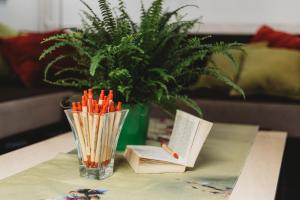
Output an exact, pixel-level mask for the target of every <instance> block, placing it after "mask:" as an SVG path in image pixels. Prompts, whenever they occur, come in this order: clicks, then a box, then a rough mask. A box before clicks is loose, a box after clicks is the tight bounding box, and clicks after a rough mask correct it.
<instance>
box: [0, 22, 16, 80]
mask: <svg viewBox="0 0 300 200" xmlns="http://www.w3.org/2000/svg"><path fill="white" fill-rule="evenodd" d="M17 35H18V32H17V31H16V30H14V29H13V28H11V27H9V26H7V25H5V24H2V23H0V38H7V37H13V36H17ZM12 76H13V72H12V70H11V67H10V66H9V64H8V63H7V61H6V60H5V59H4V58H3V56H2V55H1V54H0V78H1V79H10V78H11V77H12Z"/></svg>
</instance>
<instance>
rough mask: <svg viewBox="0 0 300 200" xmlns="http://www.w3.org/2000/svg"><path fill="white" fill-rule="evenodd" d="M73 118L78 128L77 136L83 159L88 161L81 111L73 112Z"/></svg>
mask: <svg viewBox="0 0 300 200" xmlns="http://www.w3.org/2000/svg"><path fill="white" fill-rule="evenodd" d="M73 119H74V123H75V128H76V132H77V137H78V140H79V144H80V149H81V153H82V159H83V161H84V162H86V161H87V160H88V159H87V154H86V149H85V143H84V139H83V134H82V130H81V126H80V121H79V113H77V112H73Z"/></svg>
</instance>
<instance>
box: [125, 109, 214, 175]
mask: <svg viewBox="0 0 300 200" xmlns="http://www.w3.org/2000/svg"><path fill="white" fill-rule="evenodd" d="M212 125H213V124H212V123H211V122H208V121H205V120H203V119H200V118H198V117H196V116H193V115H191V114H189V113H186V112H183V111H180V110H177V112H176V117H175V121H174V127H173V131H172V135H171V138H170V142H169V144H168V147H169V148H170V149H172V150H173V151H174V152H176V153H177V154H178V155H179V157H178V159H176V158H174V157H173V156H172V154H170V153H169V152H167V151H166V150H165V149H163V148H162V147H156V146H144V145H128V146H127V148H126V151H125V153H124V156H125V158H126V159H127V160H128V162H129V164H130V165H131V167H132V168H133V169H134V171H135V172H136V173H167V172H184V171H185V168H186V167H194V164H195V162H196V159H197V157H198V155H199V153H200V150H201V148H202V146H203V144H204V142H205V140H206V138H207V136H208V134H209V132H210V129H211V128H212Z"/></svg>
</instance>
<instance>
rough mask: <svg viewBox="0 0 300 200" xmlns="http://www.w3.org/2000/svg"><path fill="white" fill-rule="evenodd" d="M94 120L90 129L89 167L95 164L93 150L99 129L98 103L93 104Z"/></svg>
mask: <svg viewBox="0 0 300 200" xmlns="http://www.w3.org/2000/svg"><path fill="white" fill-rule="evenodd" d="M93 115H94V117H93V118H94V119H93V127H92V134H91V142H92V143H91V165H92V166H94V164H95V150H96V138H97V133H98V127H99V118H100V116H99V107H98V103H97V102H96V103H94V114H93Z"/></svg>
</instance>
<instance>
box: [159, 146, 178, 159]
mask: <svg viewBox="0 0 300 200" xmlns="http://www.w3.org/2000/svg"><path fill="white" fill-rule="evenodd" d="M161 147H162V148H163V149H164V150H165V151H166V152H168V153H169V154H171V155H172V156H173V157H174V158H176V159H178V158H179V155H178V153H177V152H175V151H173V150H172V149H171V148H170V147H168V146H167V145H166V144H162V145H161Z"/></svg>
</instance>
